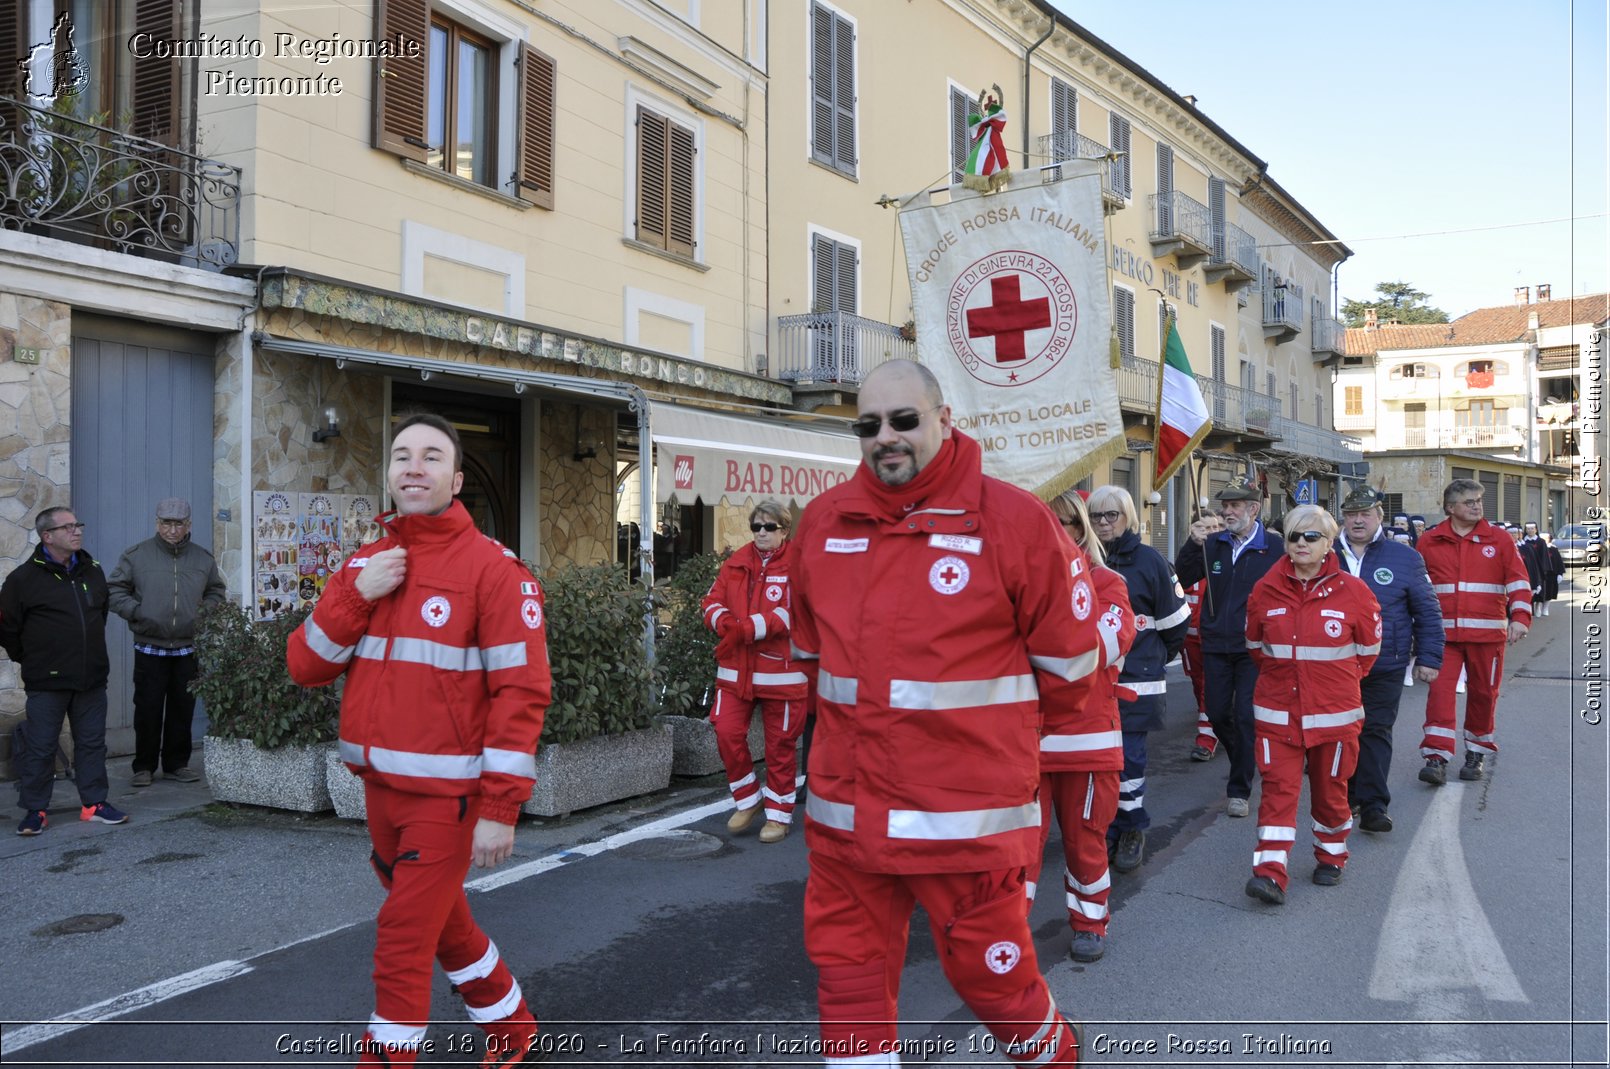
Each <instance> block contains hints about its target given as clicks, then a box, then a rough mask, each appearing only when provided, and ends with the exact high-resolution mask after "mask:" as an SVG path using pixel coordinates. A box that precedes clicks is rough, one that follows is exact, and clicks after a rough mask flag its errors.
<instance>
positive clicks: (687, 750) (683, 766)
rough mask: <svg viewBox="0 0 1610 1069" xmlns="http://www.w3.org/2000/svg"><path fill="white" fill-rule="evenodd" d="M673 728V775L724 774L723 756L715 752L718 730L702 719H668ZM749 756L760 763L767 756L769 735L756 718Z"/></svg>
mask: <svg viewBox="0 0 1610 1069" xmlns="http://www.w3.org/2000/svg"><path fill="white" fill-rule="evenodd" d="M665 722H666V723H667V724H669V725H671V754H672V756H671V775H673V776H708V775H710V774H711V773H713V772H720V771H721V753H720V751H718V750H717V749H716V729H715V728H714V727H712V726H711V725H710V721H708V720H706V719H704V718H703V717H692V716H668V717H666V718H665ZM749 756H750V757H752V758H753V759H754V760H756V761H759V760H761V759H762V758H764V757H765V756H766V734H765V729H764V727H763V726H762V724H761V722H760V717H759V716H756V717H754V718H753V719H751V720H750V722H749Z"/></svg>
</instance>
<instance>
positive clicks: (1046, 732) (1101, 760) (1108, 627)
mask: <svg viewBox="0 0 1610 1069" xmlns="http://www.w3.org/2000/svg"><path fill="white" fill-rule="evenodd" d="M1094 573H1095V574H1094V575H1093V576H1092V577H1091V578H1092V580H1093V582H1094V583H1095V587H1096V605H1097V607H1098V608H1099V609H1100V610H1101V615H1100V616H1099V617H1098V618H1097V620H1096V631H1097V633H1098V634H1099V635H1100V636H1101V646H1100V658H1099V660H1098V662H1097V667H1096V671H1095V672H1094V673H1092V674H1091V676H1090V686H1089V690H1088V692H1087V693H1086V694H1085V698H1084V700H1083V701H1082V702H1080V701H1072V702H1070V701H1067V700H1065V694H1068V693H1077V692H1078V691H1079V690H1080V689H1081V684H1079V683H1062V682H1058V681H1050V682H1045V683H1043V684H1042V686H1041V691H1040V713H1041V726H1040V771H1042V772H1103V771H1109V770H1119V771H1121V770H1122V769H1123V767H1124V729H1123V726H1122V724H1121V722H1120V720H1119V716H1118V694H1117V691H1116V689H1115V688H1116V687H1117V685H1118V673H1119V672H1120V671H1122V670H1123V667H1124V654H1126V653H1128V652H1129V648H1130V647H1131V646H1133V645H1134V644H1135V634H1136V632H1135V616H1134V614H1133V613H1132V612H1130V609H1129V584H1128V583H1125V582H1124V577H1123V576H1121V575H1119V574H1118V573H1117V572H1115V571H1113V570H1112V569H1111V568H1096V569H1094Z"/></svg>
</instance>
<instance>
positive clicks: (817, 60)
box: [811, 4, 855, 175]
mask: <svg viewBox="0 0 1610 1069" xmlns="http://www.w3.org/2000/svg"><path fill="white" fill-rule="evenodd" d="M811 159H813V160H815V161H816V162H817V163H821V164H826V165H827V166H829V167H831V168H833V169H834V170H836V171H842V172H844V173H845V174H848V175H854V174H855V25H854V24H853V23H851V22H850V20H849V19H847V18H845V17H844V16H843V15H840V14H839V13H838V12H836V11H833V10H830V9H829V8H826V7H823V6H822V5H821V4H812V5H811Z"/></svg>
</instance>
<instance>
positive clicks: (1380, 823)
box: [1358, 809, 1392, 831]
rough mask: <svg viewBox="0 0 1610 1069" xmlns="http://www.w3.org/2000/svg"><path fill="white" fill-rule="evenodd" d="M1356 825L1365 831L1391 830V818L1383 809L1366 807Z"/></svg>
mask: <svg viewBox="0 0 1610 1069" xmlns="http://www.w3.org/2000/svg"><path fill="white" fill-rule="evenodd" d="M1358 826H1359V827H1361V828H1363V829H1364V830H1365V831H1391V830H1392V818H1391V816H1389V815H1388V814H1387V811H1386V810H1384V809H1367V810H1365V811H1364V816H1363V817H1362V818H1361V819H1360V820H1359V822H1358Z"/></svg>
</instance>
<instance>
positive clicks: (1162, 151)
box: [1157, 141, 1174, 237]
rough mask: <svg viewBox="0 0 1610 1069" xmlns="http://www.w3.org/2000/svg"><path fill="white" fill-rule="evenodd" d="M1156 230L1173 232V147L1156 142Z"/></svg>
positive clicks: (1165, 235)
mask: <svg viewBox="0 0 1610 1069" xmlns="http://www.w3.org/2000/svg"><path fill="white" fill-rule="evenodd" d="M1157 232H1158V233H1159V234H1161V235H1163V236H1164V237H1168V236H1170V235H1172V234H1173V233H1174V147H1173V146H1172V145H1168V144H1165V143H1163V142H1162V141H1159V142H1158V143H1157Z"/></svg>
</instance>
